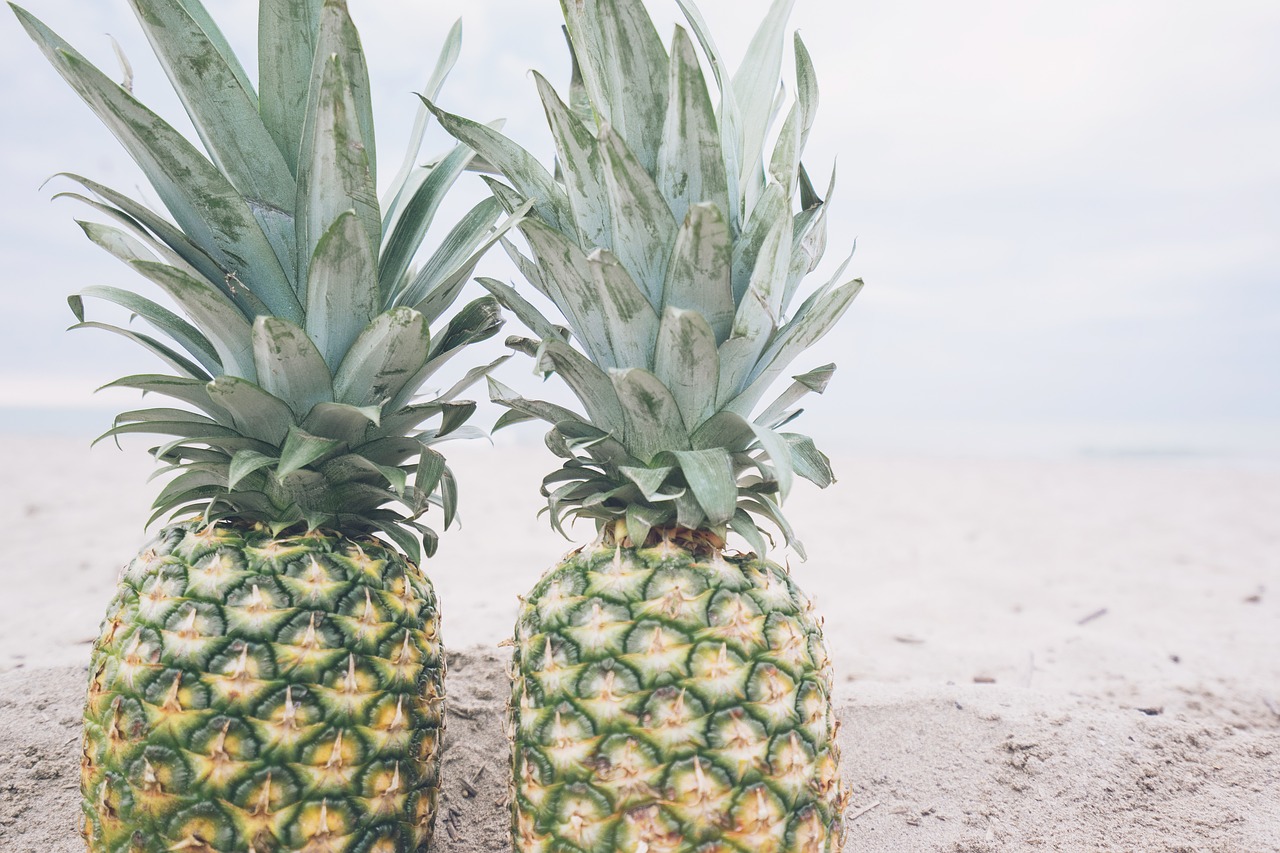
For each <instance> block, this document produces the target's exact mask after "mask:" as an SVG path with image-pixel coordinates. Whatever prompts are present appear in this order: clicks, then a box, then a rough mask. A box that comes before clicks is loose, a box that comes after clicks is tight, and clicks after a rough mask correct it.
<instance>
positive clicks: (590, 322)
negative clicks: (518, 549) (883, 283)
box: [433, 0, 862, 556]
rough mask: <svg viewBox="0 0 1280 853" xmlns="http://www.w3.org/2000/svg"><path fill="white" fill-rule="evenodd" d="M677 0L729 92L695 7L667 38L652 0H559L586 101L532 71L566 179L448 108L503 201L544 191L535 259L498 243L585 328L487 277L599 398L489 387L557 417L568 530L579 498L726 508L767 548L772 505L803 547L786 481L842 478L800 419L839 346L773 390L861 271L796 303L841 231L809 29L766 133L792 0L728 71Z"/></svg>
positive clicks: (560, 501)
mask: <svg viewBox="0 0 1280 853" xmlns="http://www.w3.org/2000/svg"><path fill="white" fill-rule="evenodd" d="M678 2H679V4H680V8H681V10H682V11H683V12H684V16H685V18H686V20H687V22H688V24H689V27H690V29H692V31H693V34H694V37H695V38H696V39H697V42H698V43H699V44H700V46H701V49H702V53H703V55H704V56H705V58H706V60H707V63H708V64H709V66H710V69H711V71H712V74H713V75H714V78H715V82H716V85H717V88H718V91H719V95H718V107H717V105H716V104H715V103H713V96H712V94H711V92H710V91H709V89H708V86H707V83H706V80H705V79H704V76H703V70H702V64H701V62H700V60H699V55H698V51H697V48H695V45H694V41H693V39H691V38H690V36H689V34H688V32H687V31H686V30H685V29H684V28H683V27H676V30H675V36H674V38H673V40H672V42H671V49H670V52H669V53H668V51H667V50H666V49H665V48H664V46H663V43H662V41H661V39H660V38H659V36H658V33H657V31H656V29H655V27H654V25H653V22H652V20H651V19H650V18H649V16H648V13H647V12H646V11H645V8H644V4H643V2H642V0H562V6H563V11H564V17H565V20H566V23H567V32H568V36H569V42H570V47H571V50H572V53H573V55H574V57H575V61H574V68H573V72H574V73H573V79H572V82H571V84H570V90H569V102H568V103H567V104H566V103H565V102H564V101H563V100H562V99H561V97H560V96H559V95H558V94H557V93H556V91H555V89H554V88H553V87H552V86H551V85H550V84H549V83H548V82H547V81H546V80H545V79H544V78H543V77H542V76H540V75H539V76H537V77H536V80H537V85H538V90H539V94H540V95H541V98H542V103H543V106H544V108H545V111H546V115H547V119H548V122H549V124H550V126H551V131H552V135H553V136H554V138H555V144H556V152H557V167H558V169H557V171H558V177H557V176H553V175H552V174H551V173H550V172H549V171H548V170H546V169H545V168H543V167H542V166H541V165H539V164H538V163H537V161H536V160H535V159H534V158H533V157H532V155H530V154H529V153H528V152H526V151H524V150H523V149H521V148H520V147H519V146H517V145H515V144H514V143H512V142H511V141H509V140H508V139H506V138H505V137H503V136H502V135H501V134H500V133H498V132H497V131H495V130H493V129H491V128H488V127H485V126H483V125H480V124H477V123H475V122H472V121H468V120H466V119H464V118H460V117H458V116H454V115H450V114H448V113H445V112H443V111H441V110H439V109H435V108H434V107H433V109H434V111H435V114H436V116H437V117H438V118H439V120H440V122H441V124H442V125H443V126H444V127H445V128H446V129H447V130H448V131H449V132H450V133H452V134H453V135H454V136H455V137H456V138H458V139H459V140H461V141H462V142H465V143H466V144H468V145H470V146H472V147H473V148H474V149H475V150H476V151H478V152H479V153H480V155H481V156H482V157H484V158H485V160H486V161H487V162H489V163H491V164H493V165H494V166H495V167H496V168H497V169H498V170H499V171H500V172H501V173H502V174H503V175H504V176H505V178H506V179H507V180H508V181H509V182H510V183H509V185H508V184H504V183H501V182H499V181H495V180H490V181H489V183H490V186H491V188H492V189H493V192H494V195H495V196H496V197H497V198H498V199H499V200H501V201H502V202H503V204H504V206H505V207H507V208H508V209H515V208H516V207H517V206H518V205H519V204H521V202H522V201H523V200H524V199H531V200H533V204H534V211H535V212H536V214H535V215H531V216H530V217H529V218H527V219H525V220H524V221H523V222H522V223H521V225H520V231H521V232H522V234H523V235H524V238H525V240H526V241H527V243H528V245H529V248H530V249H531V250H532V255H533V257H532V258H530V257H527V256H525V255H524V254H522V253H521V252H520V250H519V249H518V248H517V247H516V246H515V245H514V244H513V243H511V242H510V241H508V240H505V239H504V241H503V243H504V245H505V247H506V249H507V251H508V253H509V254H510V255H511V257H512V258H513V260H514V261H515V263H516V264H517V265H518V266H519V268H520V270H521V272H522V273H523V275H524V276H525V277H526V278H527V279H528V280H529V282H530V283H531V284H532V285H533V287H535V288H536V289H537V290H538V291H539V292H540V293H541V294H542V295H543V296H544V297H546V298H547V299H549V300H550V301H551V302H552V303H553V304H554V305H555V306H556V308H558V309H559V310H560V312H561V314H562V315H563V317H564V322H565V323H566V324H567V327H568V328H564V327H561V326H558V325H556V324H554V323H552V322H551V321H550V320H548V319H547V318H546V317H545V316H543V314H542V313H540V312H539V310H538V309H537V308H535V307H534V305H533V304H531V303H530V302H529V301H527V300H525V299H524V298H523V297H522V296H521V295H520V294H519V293H517V292H516V291H515V290H514V289H513V288H511V287H509V286H507V285H505V284H504V283H502V282H499V281H495V280H492V279H482V283H483V284H484V285H485V287H487V288H488V289H489V291H490V292H491V293H493V294H494V295H495V296H496V297H497V298H498V299H499V300H500V301H501V302H502V303H503V305H504V306H505V307H507V308H508V309H509V310H510V311H511V312H512V313H514V314H515V315H516V316H517V317H519V319H520V320H521V321H522V322H523V323H524V325H525V326H527V327H528V328H529V329H530V330H532V332H533V333H534V334H535V335H536V336H537V338H536V340H526V339H520V338H513V339H511V340H509V341H508V344H509V345H511V346H513V347H514V348H515V349H518V350H521V351H524V352H526V353H528V354H530V355H532V356H533V357H534V359H535V361H536V365H537V368H538V369H539V370H543V371H554V372H555V373H557V374H559V375H560V377H561V378H562V379H563V380H564V382H565V383H566V384H567V385H568V386H569V387H570V388H571V389H572V391H573V392H574V394H575V395H576V396H577V398H578V400H579V401H580V402H581V404H582V406H583V408H584V409H585V412H586V414H585V415H583V414H579V413H577V412H574V411H570V410H568V409H566V408H563V407H561V406H558V405H554V404H552V403H548V402H542V401H537V400H529V399H525V398H523V397H521V396H519V395H518V394H517V393H516V392H515V391H513V390H511V389H510V388H507V387H506V386H504V385H502V384H501V383H499V382H497V381H496V380H493V379H490V396H491V397H492V398H493V399H494V400H495V401H496V402H498V403H500V404H502V405H503V406H506V407H508V408H509V409H510V411H509V412H507V413H506V414H505V415H504V416H503V418H502V419H501V420H500V421H499V426H502V425H505V424H508V423H514V422H516V421H519V420H525V419H529V418H540V419H542V420H545V421H547V422H549V423H551V424H552V429H551V430H550V432H549V433H548V434H547V444H548V446H549V447H550V448H551V449H552V450H553V451H554V452H555V453H556V454H557V455H559V456H560V457H562V458H564V459H565V460H567V461H566V462H565V463H564V465H563V467H562V468H561V469H560V470H558V471H556V472H554V473H552V474H550V475H549V476H548V477H547V478H546V479H545V480H544V484H543V492H544V494H545V495H546V497H547V500H548V509H549V511H550V513H551V519H552V523H553V524H554V525H555V526H556V527H557V529H561V530H562V525H561V522H562V520H563V519H564V518H566V517H570V516H574V517H576V516H584V517H589V518H593V519H595V520H596V521H597V524H598V525H600V526H602V527H603V526H604V525H606V524H611V523H616V522H618V521H623V522H625V526H626V529H627V531H628V535H629V537H630V538H631V539H632V540H633V541H635V542H637V543H643V541H644V540H645V538H646V537H647V535H648V534H649V532H650V531H651V530H652V529H653V528H656V527H669V526H672V525H678V526H680V527H685V528H691V529H709V530H711V531H713V532H717V533H720V534H723V531H724V530H725V528H726V527H727V528H729V529H732V530H734V531H736V532H737V533H738V534H740V535H741V536H743V537H744V538H745V539H746V540H747V541H748V543H749V544H751V545H752V546H753V547H754V548H755V549H756V550H757V551H760V552H763V551H764V550H765V548H764V541H763V536H762V533H761V531H760V528H759V524H758V522H759V521H760V520H768V521H770V522H772V524H773V525H775V526H776V527H777V528H778V529H779V530H780V531H781V532H782V534H783V536H784V537H785V539H786V540H787V541H788V542H789V543H790V544H791V545H792V546H793V547H794V548H795V549H796V551H797V552H798V553H799V554H800V555H801V556H803V555H804V551H803V546H802V545H801V544H800V542H799V541H798V540H796V539H795V537H794V536H793V533H792V530H791V527H790V526H789V524H788V523H787V520H786V518H785V517H784V516H783V514H782V511H781V503H782V500H783V499H784V498H785V497H786V496H787V493H788V491H789V490H790V488H791V485H792V482H793V480H794V477H795V475H797V474H798V475H799V476H801V477H804V478H806V479H808V480H811V481H812V482H814V483H816V484H817V485H819V486H822V487H825V486H827V485H829V484H830V483H831V482H833V474H832V471H831V467H830V464H829V462H828V460H827V458H826V456H824V455H823V454H822V453H821V452H820V451H819V450H818V449H817V448H816V447H815V446H814V443H813V441H812V440H811V439H810V438H808V437H807V436H804V435H801V434H799V433H793V432H784V431H783V427H784V426H785V425H786V424H787V423H789V422H790V421H791V420H792V419H794V418H795V417H796V416H797V415H798V414H799V413H800V411H801V410H800V409H797V408H795V406H796V403H797V402H798V401H799V400H800V399H801V398H802V397H803V396H804V395H806V394H807V393H809V392H811V391H814V392H819V393H821V392H822V391H823V390H824V389H825V387H826V385H827V382H828V380H829V379H830V378H831V375H832V372H833V371H834V369H835V366H834V365H826V366H824V367H819V368H817V369H814V370H810V371H809V372H806V373H803V374H801V375H797V376H794V377H793V382H792V383H791V384H790V385H789V386H788V387H787V388H786V390H784V391H783V392H782V394H781V395H779V396H778V397H777V398H776V399H774V400H773V401H772V402H770V403H769V404H768V405H766V406H764V407H763V408H761V406H760V403H761V400H762V398H763V397H764V395H765V393H766V392H767V391H768V389H769V388H770V387H772V386H773V385H774V383H775V381H776V380H777V379H779V378H780V377H781V376H782V375H783V373H784V372H785V371H786V369H787V367H788V365H789V364H790V363H791V362H792V360H793V359H795V358H796V357H797V356H798V355H800V354H801V353H802V352H804V350H805V349H806V348H807V347H809V346H811V345H812V344H813V343H814V342H816V341H817V340H818V339H819V338H821V337H822V336H823V335H825V334H826V333H827V332H828V331H829V330H830V329H831V328H832V327H833V325H834V324H835V323H836V321H837V320H839V319H840V317H841V316H842V315H843V314H844V312H845V310H846V309H847V308H848V307H849V304H850V303H851V302H852V300H853V298H854V297H855V296H856V295H857V293H858V291H859V289H860V288H861V286H862V282H861V281H858V280H855V281H850V282H848V283H845V284H840V285H839V286H837V282H838V281H839V278H840V276H841V275H842V274H843V271H844V268H845V266H847V264H848V261H846V262H845V265H842V266H841V268H840V270H839V271H837V272H836V274H835V276H834V277H832V279H831V280H830V281H828V282H827V283H825V284H823V285H821V286H819V287H817V288H816V289H814V290H812V292H811V293H810V294H809V295H808V296H807V298H806V299H804V300H803V301H802V302H801V304H800V305H799V307H795V308H793V304H794V302H795V300H796V297H797V295H798V293H799V290H800V284H801V282H802V281H803V279H804V278H805V276H806V275H807V274H809V273H810V272H812V271H813V270H814V269H815V268H816V267H817V265H818V262H819V261H820V260H821V258H822V255H823V251H824V249H825V246H826V215H827V210H828V200H829V198H830V194H831V188H829V189H828V190H827V194H826V199H824V198H823V197H822V196H819V195H818V194H817V192H815V190H814V187H813V185H812V183H811V182H810V179H809V176H808V174H807V172H806V170H805V168H804V166H803V165H802V164H801V154H802V152H803V151H804V147H805V143H806V141H807V140H808V137H809V131H810V128H811V127H812V125H813V121H814V114H815V110H816V107H817V100H818V89H817V82H816V79H815V75H814V70H813V65H812V63H811V61H810V58H809V54H808V51H807V50H806V49H805V46H804V43H803V41H801V39H800V37H799V35H798V34H797V35H796V36H795V61H796V73H795V97H794V99H791V100H790V105H789V107H788V108H787V111H786V113H785V117H784V118H783V120H782V123H781V125H780V127H778V129H777V131H776V141H774V142H773V144H772V147H770V145H769V142H770V139H771V137H772V136H773V133H774V127H775V125H776V120H777V118H778V116H779V115H780V114H781V110H782V108H783V107H784V106H785V105H787V103H788V99H787V98H786V96H785V86H784V85H783V84H782V83H780V74H781V67H782V60H783V53H784V45H785V29H786V23H787V19H788V17H789V16H790V12H791V9H792V6H793V5H794V0H775V2H774V3H773V5H772V8H771V9H770V11H769V13H768V15H767V17H766V18H765V20H764V22H763V23H762V24H761V26H760V28H759V30H758V31H757V33H756V34H755V37H754V38H753V40H752V41H751V44H750V47H749V49H748V52H747V55H746V58H745V60H744V61H743V63H742V66H741V68H740V69H739V70H738V72H737V73H736V74H734V75H732V76H730V75H729V73H728V71H727V70H726V65H725V62H724V60H723V58H722V56H721V54H720V52H719V50H718V49H717V47H716V45H715V43H714V41H713V40H712V38H711V35H710V33H709V31H708V29H707V26H706V24H705V22H704V20H703V18H702V16H701V14H700V13H699V11H698V9H697V8H696V7H695V6H694V5H693V3H692V2H690V0H678ZM833 187H834V174H833V176H832V188H833ZM797 203H798V209H795V208H796V206H797ZM575 342H576V344H577V345H576V346H575V345H574V343H575ZM562 532H563V530H562Z"/></svg>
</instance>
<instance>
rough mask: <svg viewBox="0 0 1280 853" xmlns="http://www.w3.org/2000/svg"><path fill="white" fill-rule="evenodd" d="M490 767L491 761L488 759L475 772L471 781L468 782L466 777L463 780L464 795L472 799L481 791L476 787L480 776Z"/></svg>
mask: <svg viewBox="0 0 1280 853" xmlns="http://www.w3.org/2000/svg"><path fill="white" fill-rule="evenodd" d="M490 760H492V759H490ZM488 769H489V761H486V762H485V763H484V764H481V765H480V769H479V770H477V771H476V772H475V775H473V776H472V777H471V781H469V782H468V781H467V780H466V779H463V780H462V795H463V796H464V797H467V798H468V799H470V798H471V797H474V796H475V795H476V794H477V793H479V790H478V789H477V788H476V783H477V782H479V781H480V777H481V776H483V775H484V771H486V770H488Z"/></svg>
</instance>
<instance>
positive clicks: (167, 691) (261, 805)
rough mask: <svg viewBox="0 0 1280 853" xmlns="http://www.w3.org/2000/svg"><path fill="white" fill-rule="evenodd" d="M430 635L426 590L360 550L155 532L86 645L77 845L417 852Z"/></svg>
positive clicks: (437, 717)
mask: <svg viewBox="0 0 1280 853" xmlns="http://www.w3.org/2000/svg"><path fill="white" fill-rule="evenodd" d="M439 628H440V620H439V613H438V611H437V607H436V598H435V593H434V591H433V590H432V587H431V584H430V582H429V581H428V580H427V579H426V577H425V576H424V575H423V574H422V573H421V572H420V571H419V570H418V568H417V567H416V566H415V565H413V564H412V563H411V562H409V561H407V560H406V559H405V558H404V557H403V556H401V555H399V554H398V553H397V552H395V551H394V550H392V549H391V548H388V547H386V546H384V545H383V544H382V543H379V542H378V541H377V540H375V539H372V538H360V539H352V538H347V537H343V536H340V535H337V534H334V533H330V532H327V531H315V532H312V533H309V534H306V535H301V536H292V537H273V536H272V535H271V533H270V532H269V531H267V530H265V529H264V528H262V527H258V526H254V527H247V526H230V525H221V526H209V527H199V526H196V525H174V526H171V527H168V528H165V529H164V530H163V531H161V533H160V534H159V535H158V536H157V538H156V539H155V540H154V541H153V542H151V543H150V544H149V545H148V546H147V547H146V548H144V549H143V551H142V552H141V553H140V554H139V555H138V556H137V558H136V559H135V560H134V561H133V562H132V563H130V565H129V566H128V567H127V568H126V569H125V570H124V572H123V573H122V575H121V578H120V584H119V587H118V590H117V594H116V597H115V599H114V600H113V601H112V603H111V605H110V606H109V608H108V615H107V618H106V619H105V620H104V622H103V627H102V634H101V636H100V637H99V639H98V641H97V642H96V644H95V645H94V650H93V657H92V661H91V664H90V683H89V695H88V701H87V704H86V709H85V734H84V752H83V758H82V777H81V792H82V794H83V798H84V799H83V812H84V816H85V822H84V827H83V828H84V835H85V839H86V841H87V842H88V847H89V850H90V851H91V853H99V852H100V851H101V853H107V851H110V853H121V851H129V853H135V851H136V853H152V851H155V852H156V853H159V851H171V850H185V851H200V853H214V851H217V853H231V852H232V851H238V853H244V852H245V851H253V853H268V851H270V853H283V851H301V850H328V851H353V853H354V851H381V853H404V851H417V850H421V849H425V845H426V844H427V842H428V840H429V839H430V836H431V831H432V823H433V820H434V815H435V805H436V801H437V799H438V796H439V790H440V753H439V745H440V737H441V734H442V730H443V712H444V707H443V706H444V657H443V653H442V650H441V646H440V639H439V633H440V632H439Z"/></svg>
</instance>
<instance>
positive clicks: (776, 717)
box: [509, 540, 846, 853]
mask: <svg viewBox="0 0 1280 853" xmlns="http://www.w3.org/2000/svg"><path fill="white" fill-rule="evenodd" d="M513 672H514V675H515V681H514V689H513V693H512V700H511V708H510V717H509V725H510V734H511V736H512V739H513V743H512V796H511V810H512V836H513V842H514V845H515V849H516V850H517V851H520V853H534V851H538V852H539V853H568V851H573V853H580V851H600V852H601V853H606V851H609V853H612V851H618V850H645V851H647V853H659V851H663V852H664V853H686V851H687V853H693V851H697V853H729V851H739V852H740V853H747V852H748V851H750V853H833V851H838V850H840V849H841V841H842V836H843V831H842V823H841V820H842V818H841V814H842V811H843V808H844V805H845V800H846V798H845V794H844V793H843V789H842V785H841V780H840V775H839V760H840V751H839V746H838V745H837V743H836V729H837V723H836V720H835V717H834V714H833V712H832V710H831V703H830V693H831V669H830V664H829V661H828V657H827V652H826V648H825V645H824V643H823V639H822V630H821V626H820V624H819V623H818V621H817V619H816V617H815V615H814V612H813V607H812V605H811V603H810V602H809V600H808V599H807V598H806V597H805V595H804V594H803V593H802V592H801V591H800V590H799V588H798V587H797V586H796V585H795V584H794V583H793V582H792V580H791V578H790V577H789V575H788V574H787V573H786V571H784V570H783V569H782V568H781V567H779V566H777V565H776V564H774V563H771V562H768V561H766V560H760V559H758V558H756V557H755V556H754V555H747V556H727V555H723V554H721V553H719V552H712V553H710V554H707V555H705V556H704V555H701V554H696V553H694V552H693V551H691V550H689V549H687V548H686V547H684V546H682V545H680V544H677V543H675V542H672V541H669V540H664V541H663V542H661V543H660V544H659V545H657V546H656V547H651V548H643V549H637V548H631V547H621V546H618V545H605V544H598V545H595V546H590V547H588V548H586V549H583V550H580V551H577V552H574V553H573V554H571V555H570V556H569V557H567V558H566V559H565V560H564V561H563V562H561V563H560V564H559V565H557V566H556V567H555V568H553V569H552V570H551V571H550V572H549V573H547V575H545V576H544V577H543V579H542V580H541V582H540V583H539V584H538V585H537V587H535V588H534V590H533V592H532V593H531V595H530V596H529V598H528V599H527V600H526V602H525V604H524V606H523V609H522V611H521V614H520V617H519V620H518V622H517V625H516V637H515V660H514V665H513Z"/></svg>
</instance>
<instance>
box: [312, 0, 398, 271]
mask: <svg viewBox="0 0 1280 853" xmlns="http://www.w3.org/2000/svg"><path fill="white" fill-rule="evenodd" d="M333 5H334V3H333V0H330V2H329V3H327V4H326V7H325V8H326V14H328V9H329V8H330V7H331V6H333ZM316 65H317V67H316V69H315V72H314V75H313V77H312V86H313V92H312V96H311V97H312V101H313V103H314V107H313V108H312V109H311V110H309V111H308V113H307V124H306V128H305V130H304V131H303V143H302V145H303V147H302V153H301V155H300V158H299V162H298V201H297V207H296V209H297V216H296V223H297V243H298V253H299V256H298V268H299V270H302V271H305V270H307V268H308V265H309V264H310V262H311V258H312V257H313V256H314V254H315V251H316V247H317V245H318V244H319V243H320V240H321V238H322V237H324V235H325V234H326V233H327V232H328V231H329V230H330V228H332V227H333V224H334V223H335V222H336V221H337V220H338V218H339V217H340V216H341V215H342V214H344V213H346V212H347V211H348V210H354V211H355V215H356V219H357V220H358V221H359V223H360V226H361V230H362V231H363V234H364V239H365V240H367V241H368V243H369V246H370V248H369V254H370V255H373V254H375V253H376V251H377V247H378V246H380V245H381V244H382V220H381V218H380V215H379V213H378V198H377V193H376V190H375V184H374V175H373V169H372V166H373V156H372V155H373V148H372V147H371V146H370V145H369V144H368V143H369V140H366V139H365V138H364V137H363V136H362V135H361V127H360V121H359V116H358V115H357V111H358V107H357V103H356V99H355V96H354V94H353V92H352V86H351V83H350V77H349V74H350V73H351V72H350V70H349V69H347V68H346V67H345V66H344V65H343V63H342V61H341V59H340V58H339V57H337V56H327V57H326V56H319V55H318V56H317V60H316Z"/></svg>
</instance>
